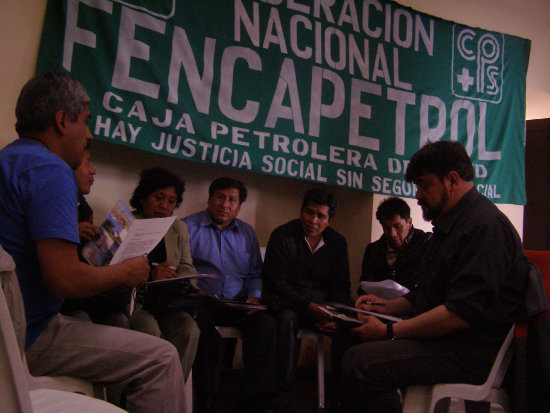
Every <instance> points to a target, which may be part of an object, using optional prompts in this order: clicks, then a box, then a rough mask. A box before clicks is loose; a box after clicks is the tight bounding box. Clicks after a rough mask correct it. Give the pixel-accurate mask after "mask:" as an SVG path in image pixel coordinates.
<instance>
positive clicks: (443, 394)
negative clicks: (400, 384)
mask: <svg viewBox="0 0 550 413" xmlns="http://www.w3.org/2000/svg"><path fill="white" fill-rule="evenodd" d="M514 330H515V326H512V328H511V329H510V331H509V332H508V335H507V336H506V338H505V339H504V342H503V343H502V345H501V347H500V350H499V352H498V354H497V356H496V359H495V362H494V363H493V366H492V367H491V371H490V372H489V376H488V377H487V380H486V381H485V383H483V384H480V385H475V384H463V383H445V384H435V385H429V386H426V385H422V386H418V385H417V386H410V387H408V388H407V391H406V393H405V397H404V399H403V413H433V412H434V408H435V406H436V404H437V402H438V401H439V400H441V399H444V398H447V397H450V398H454V399H462V400H473V401H485V402H491V403H496V404H499V405H500V406H501V407H502V409H503V411H504V413H512V409H511V407H510V400H509V399H508V395H507V394H506V391H505V390H504V389H503V388H502V387H501V385H502V380H503V379H504V375H505V374H506V370H508V366H509V364H510V360H511V359H512V354H513V352H514V346H513V341H514Z"/></svg>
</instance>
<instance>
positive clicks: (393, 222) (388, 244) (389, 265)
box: [359, 197, 431, 295]
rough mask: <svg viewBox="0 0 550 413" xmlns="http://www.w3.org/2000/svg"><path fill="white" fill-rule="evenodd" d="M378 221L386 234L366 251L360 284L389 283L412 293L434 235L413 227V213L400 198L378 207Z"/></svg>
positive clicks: (386, 200) (391, 199) (361, 292)
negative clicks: (423, 257)
mask: <svg viewBox="0 0 550 413" xmlns="http://www.w3.org/2000/svg"><path fill="white" fill-rule="evenodd" d="M376 219H377V220H378V222H380V225H382V230H383V231H384V234H383V235H382V236H381V237H380V239H379V240H377V241H375V242H372V243H370V244H369V245H367V248H366V249H365V255H364V256H363V265H362V268H361V281H383V280H387V279H390V280H393V281H395V282H397V283H399V284H401V285H403V286H404V287H407V288H408V289H409V290H412V288H413V287H414V284H415V283H416V279H417V276H418V273H417V272H418V271H417V270H418V264H419V262H420V258H421V257H422V253H423V252H424V248H425V246H426V241H427V240H428V239H429V238H430V236H431V233H426V232H424V231H422V230H420V229H416V228H414V227H413V224H412V219H411V209H410V208H409V206H408V205H407V203H406V202H405V201H403V200H402V199H401V198H397V197H391V198H386V199H384V200H383V201H382V202H381V203H380V205H378V209H377V210H376ZM359 294H360V295H361V294H364V292H363V291H359Z"/></svg>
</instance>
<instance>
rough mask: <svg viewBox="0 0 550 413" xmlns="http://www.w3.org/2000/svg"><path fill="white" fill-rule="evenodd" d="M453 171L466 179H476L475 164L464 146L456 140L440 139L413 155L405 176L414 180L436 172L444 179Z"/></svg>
mask: <svg viewBox="0 0 550 413" xmlns="http://www.w3.org/2000/svg"><path fill="white" fill-rule="evenodd" d="M451 171H455V172H456V173H457V174H458V176H460V178H461V179H462V180H464V181H467V182H471V181H473V180H474V166H473V165H472V160H471V159H470V157H469V156H468V153H466V149H464V146H462V145H461V144H460V143H458V142H454V141H453V142H451V141H438V142H433V143H428V144H426V145H424V146H423V147H422V148H420V149H419V150H418V151H417V152H416V153H415V154H414V155H413V157H412V158H411V161H410V163H409V166H408V167H407V173H406V174H405V178H406V179H407V181H408V182H413V181H415V180H416V179H417V178H418V177H419V176H421V175H425V174H434V175H436V176H437V177H438V178H439V179H440V180H441V181H443V178H445V177H446V176H447V174H448V173H449V172H451Z"/></svg>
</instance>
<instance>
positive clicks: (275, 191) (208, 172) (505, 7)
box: [0, 0, 550, 290]
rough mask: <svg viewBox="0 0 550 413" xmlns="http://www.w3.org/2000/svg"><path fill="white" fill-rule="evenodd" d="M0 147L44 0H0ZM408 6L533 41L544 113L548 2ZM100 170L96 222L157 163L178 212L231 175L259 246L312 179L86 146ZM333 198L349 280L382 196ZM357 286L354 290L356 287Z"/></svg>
mask: <svg viewBox="0 0 550 413" xmlns="http://www.w3.org/2000/svg"><path fill="white" fill-rule="evenodd" d="M0 1H1V4H2V12H1V13H0V56H1V57H2V63H3V64H2V65H0V92H1V96H2V99H0V124H1V125H3V126H4V128H3V130H2V134H1V135H0V148H1V147H3V146H5V145H6V144H8V143H9V142H11V141H12V140H13V139H15V138H16V134H15V130H14V128H13V125H14V123H15V116H14V108H15V102H16V100H17V96H18V94H19V91H20V89H21V87H22V86H23V84H24V83H25V82H26V81H27V80H28V79H29V78H30V77H31V76H32V74H33V72H34V67H35V64H36V58H37V53H38V42H39V38H40V31H41V27H42V20H43V18H44V12H45V6H46V0H0ZM400 3H401V4H403V5H407V6H410V7H413V8H415V9H417V10H419V11H423V12H426V13H429V14H432V15H435V16H438V17H442V18H446V19H449V20H453V21H457V22H459V23H463V24H467V25H471V26H478V27H482V28H484V29H489V30H495V31H499V32H504V33H508V34H513V35H517V36H520V37H524V38H528V39H531V40H532V47H531V59H530V65H529V72H528V77H527V119H537V118H548V117H550V78H549V77H548V75H547V72H548V70H547V69H548V67H550V54H548V53H546V50H545V48H546V43H547V42H548V40H549V39H550V25H548V23H547V16H549V15H550V2H549V1H547V0H461V1H457V0H437V1H434V0H402V1H401V2H400ZM92 153H93V159H94V163H95V165H96V167H97V169H98V174H97V176H96V183H95V185H94V187H93V191H92V194H91V195H90V197H89V200H90V203H91V205H92V206H93V207H94V210H95V213H96V220H98V221H99V220H101V219H103V218H104V216H105V215H106V213H107V211H108V209H109V208H110V206H111V205H112V204H113V203H114V202H115V200H116V199H124V200H128V199H129V197H130V195H131V191H132V189H133V187H134V185H135V183H136V181H137V179H138V174H139V171H140V170H141V169H142V168H144V167H149V166H153V165H162V166H164V167H167V168H170V169H173V170H174V171H176V172H177V173H178V174H179V175H180V176H182V177H183V178H185V180H186V181H187V190H186V192H185V194H184V203H183V205H182V207H181V208H180V210H179V211H177V214H178V215H179V216H184V215H187V214H189V213H192V212H195V211H197V210H199V209H202V208H204V207H205V205H206V197H207V188H208V184H209V182H210V181H211V180H212V178H214V177H217V176H221V175H230V176H233V177H236V178H238V179H241V180H243V181H244V182H245V183H246V184H247V186H248V189H249V193H250V195H249V199H248V200H247V202H246V203H245V204H244V205H243V208H242V211H241V215H240V217H241V218H242V219H244V220H245V221H247V222H249V223H250V224H252V225H253V226H254V227H255V228H256V230H257V233H258V238H259V241H260V244H261V245H265V244H266V243H267V240H268V237H269V234H270V232H271V231H272V229H273V228H274V227H275V226H277V225H279V224H282V223H284V222H286V221H288V220H289V219H291V218H293V217H295V216H297V214H298V210H299V207H300V201H301V196H302V194H303V192H304V191H305V190H306V189H308V188H310V187H312V186H313V185H312V184H311V183H307V182H303V181H297V180H291V179H288V178H280V177H271V176H264V175H256V174H250V173H246V172H240V171H234V170H229V169H224V168H221V167H217V166H206V165H202V164H197V163H192V162H187V161H182V160H176V159H173V158H168V157H159V156H157V155H154V154H149V153H146V152H141V151H136V150H132V149H128V148H124V149H122V147H119V146H116V145H113V144H109V143H104V142H98V141H96V142H95V143H94V147H93V150H92ZM334 191H335V193H336V195H337V197H338V200H339V208H338V213H337V216H336V218H335V221H334V227H335V228H336V229H337V230H338V231H340V232H342V233H343V234H344V235H345V236H346V238H347V239H348V244H349V249H350V264H351V270H352V277H353V279H354V285H355V282H356V279H357V278H358V276H359V272H360V265H361V257H362V252H363V250H364V247H365V245H366V244H367V243H368V242H370V240H371V237H372V239H373V240H374V239H375V238H377V237H378V236H379V235H380V233H381V230H380V226H379V225H378V223H376V222H375V219H374V217H373V213H372V212H373V205H374V208H376V206H377V205H378V203H379V202H380V200H381V199H382V198H383V197H382V196H379V195H374V196H373V195H372V194H369V193H365V192H360V191H354V190H349V189H342V188H334ZM409 203H410V204H411V206H412V212H413V220H414V223H415V225H416V226H417V227H422V228H425V229H430V228H431V226H430V225H429V224H427V223H425V222H424V221H423V220H422V219H421V212H420V210H419V208H418V206H417V205H416V202H415V201H414V200H410V202H409ZM502 209H504V210H505V213H506V214H507V215H508V216H509V217H510V219H511V220H512V222H513V223H514V225H516V228H518V231H519V232H520V234H521V232H522V223H523V207H521V206H515V205H511V206H502ZM354 290H355V288H354Z"/></svg>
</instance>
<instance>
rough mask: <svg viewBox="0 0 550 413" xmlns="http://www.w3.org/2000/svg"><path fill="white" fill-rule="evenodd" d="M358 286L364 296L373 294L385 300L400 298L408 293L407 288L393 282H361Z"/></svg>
mask: <svg viewBox="0 0 550 413" xmlns="http://www.w3.org/2000/svg"><path fill="white" fill-rule="evenodd" d="M360 285H361V290H363V292H364V293H365V294H373V295H375V296H377V297H380V298H384V299H386V300H392V299H394V298H397V297H402V296H404V295H405V294H407V293H408V292H409V289H408V288H407V287H404V286H402V285H401V284H399V283H396V282H395V281H393V280H384V281H361V284H360Z"/></svg>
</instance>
